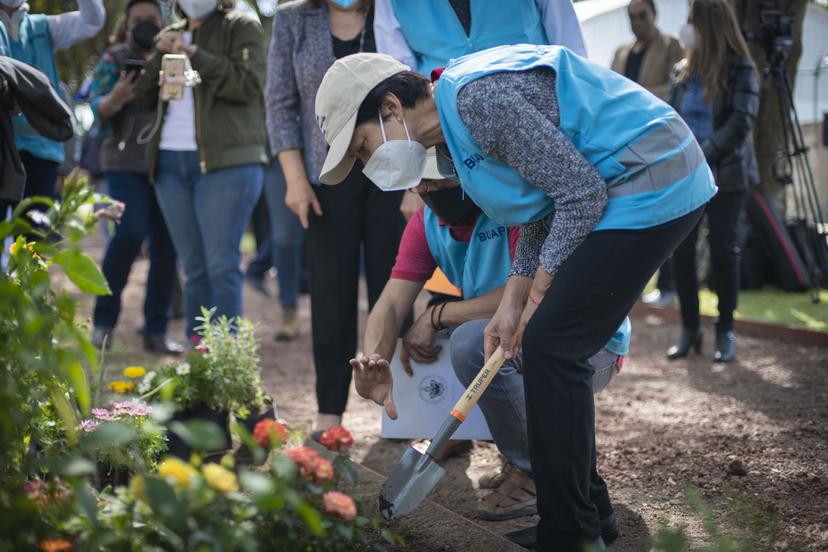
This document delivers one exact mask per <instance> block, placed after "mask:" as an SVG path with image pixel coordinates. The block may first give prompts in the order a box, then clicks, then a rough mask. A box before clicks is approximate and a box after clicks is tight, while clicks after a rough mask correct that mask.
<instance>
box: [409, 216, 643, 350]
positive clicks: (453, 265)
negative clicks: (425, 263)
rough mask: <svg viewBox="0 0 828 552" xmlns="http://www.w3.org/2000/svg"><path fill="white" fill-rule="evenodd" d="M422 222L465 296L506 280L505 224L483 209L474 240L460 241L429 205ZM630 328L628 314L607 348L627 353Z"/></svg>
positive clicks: (509, 262) (435, 253)
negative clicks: (492, 217) (441, 222)
mask: <svg viewBox="0 0 828 552" xmlns="http://www.w3.org/2000/svg"><path fill="white" fill-rule="evenodd" d="M423 224H424V226H425V234H426V240H427V241H428V249H429V251H431V256H432V257H434V260H436V261H437V266H439V267H440V270H442V271H443V273H444V274H445V275H446V278H448V280H449V282H451V283H452V284H454V285H455V286H457V287H459V288H460V289H461V290H463V299H466V300H468V299H474V298H475V297H480V296H481V295H486V294H487V293H489V292H490V291H493V290H495V289H497V288H499V287H500V286H502V285H505V284H506V280H507V279H508V276H509V272H510V270H511V267H512V258H511V255H510V253H509V232H508V230H507V229H506V228H504V227H503V226H501V225H499V224H497V223H496V222H494V221H492V220H491V219H490V218H488V217H487V216H486V215H485V214H484V213H481V214H480V217H479V218H478V219H477V223H476V224H475V225H474V233H473V234H472V239H471V241H470V242H468V243H464V242H460V241H457V240H455V239H454V238H453V237H451V230H450V229H449V227H448V226H443V225H441V224H440V219H439V218H438V217H437V215H435V214H434V211H432V210H431V209H429V208H428V206H426V207H424V213H423ZM631 331H632V326H631V324H630V319H629V318H625V319H624V322H623V323H622V324H621V327H620V328H618V331H616V332H615V335H614V336H613V337H612V339H611V340H610V341H609V343H607V344H606V346H605V347H604V348H605V349H606V350H608V351H609V352H611V353H614V354H616V355H626V354H627V353H628V352H629V350H630V333H631Z"/></svg>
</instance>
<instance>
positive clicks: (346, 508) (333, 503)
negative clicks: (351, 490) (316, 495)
mask: <svg viewBox="0 0 828 552" xmlns="http://www.w3.org/2000/svg"><path fill="white" fill-rule="evenodd" d="M322 509H324V510H325V511H326V512H328V513H329V514H334V515H337V516H339V517H341V518H342V519H344V520H345V521H351V520H352V519H354V518H355V517H356V515H357V507H356V503H355V502H354V499H353V498H351V497H350V496H348V495H346V494H345V493H340V492H338V491H328V492H327V493H325V494H324V495H322Z"/></svg>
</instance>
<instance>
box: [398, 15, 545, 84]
mask: <svg viewBox="0 0 828 552" xmlns="http://www.w3.org/2000/svg"><path fill="white" fill-rule="evenodd" d="M391 5H392V7H393V9H394V16H395V17H396V18H397V21H399V22H400V27H401V30H402V33H403V36H405V40H406V42H408V45H409V46H410V47H411V49H412V50H413V51H414V55H415V56H416V58H417V70H418V71H419V72H420V73H422V74H424V75H425V76H428V75H430V74H431V70H432V69H434V68H435V67H445V66H446V64H447V63H448V61H449V60H450V59H452V58H456V57H460V56H464V55H466V54H471V53H474V52H480V51H481V50H485V49H487V48H492V47H494V46H502V45H504V44H523V43H526V44H547V43H548V42H549V41H548V40H547V39H546V31H544V29H543V21H542V20H541V14H540V11H539V10H538V6H537V5H536V4H535V0H471V2H470V8H471V29H470V30H469V34H468V35H467V34H466V31H465V30H464V29H463V25H461V24H460V20H459V19H458V18H457V14H456V13H455V12H454V9H453V8H452V7H451V3H450V2H449V1H448V0H391Z"/></svg>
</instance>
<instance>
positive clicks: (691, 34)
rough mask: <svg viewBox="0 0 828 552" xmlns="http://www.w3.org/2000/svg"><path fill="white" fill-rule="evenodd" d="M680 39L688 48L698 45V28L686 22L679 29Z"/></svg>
mask: <svg viewBox="0 0 828 552" xmlns="http://www.w3.org/2000/svg"><path fill="white" fill-rule="evenodd" d="M679 41H680V42H681V45H682V46H683V47H684V48H685V49H686V50H691V49H692V48H693V47H694V46H695V45H696V29H695V28H694V27H693V25H691V24H690V23H685V24H684V25H683V26H682V27H681V30H679Z"/></svg>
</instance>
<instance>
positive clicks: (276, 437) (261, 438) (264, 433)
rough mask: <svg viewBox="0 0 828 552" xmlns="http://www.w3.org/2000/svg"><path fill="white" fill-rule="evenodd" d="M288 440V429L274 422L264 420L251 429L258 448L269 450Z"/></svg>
mask: <svg viewBox="0 0 828 552" xmlns="http://www.w3.org/2000/svg"><path fill="white" fill-rule="evenodd" d="M287 438H288V428H287V426H285V425H284V424H280V423H279V422H277V421H276V420H271V419H269V418H268V419H265V420H262V421H260V422H259V423H257V424H256V427H255V428H253V439H254V440H255V441H256V442H257V443H259V446H261V447H264V448H270V447H272V446H274V445H276V444H277V443H278V444H281V443H284V442H285V441H287Z"/></svg>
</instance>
